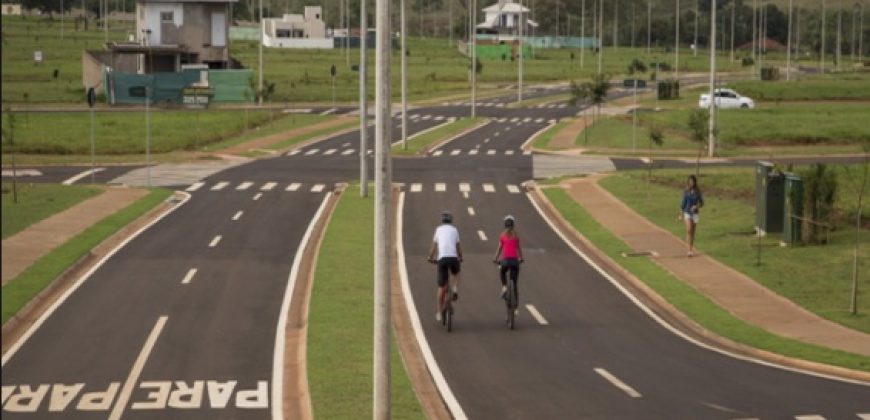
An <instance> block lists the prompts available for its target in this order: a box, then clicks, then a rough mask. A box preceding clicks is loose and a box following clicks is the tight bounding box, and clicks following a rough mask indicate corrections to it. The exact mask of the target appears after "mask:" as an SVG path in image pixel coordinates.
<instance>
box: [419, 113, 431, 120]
mask: <svg viewBox="0 0 870 420" xmlns="http://www.w3.org/2000/svg"><path fill="white" fill-rule="evenodd" d="M420 119H421V120H423V121H426V120H431V119H432V116H431V115H429V114H426V115H424V116H423V118H420Z"/></svg>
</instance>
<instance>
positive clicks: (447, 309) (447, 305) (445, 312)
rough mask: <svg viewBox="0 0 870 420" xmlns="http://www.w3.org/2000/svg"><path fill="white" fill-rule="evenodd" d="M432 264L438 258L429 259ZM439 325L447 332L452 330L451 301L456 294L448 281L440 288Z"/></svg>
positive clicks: (435, 262) (436, 261) (436, 262)
mask: <svg viewBox="0 0 870 420" xmlns="http://www.w3.org/2000/svg"><path fill="white" fill-rule="evenodd" d="M429 262H430V263H432V264H438V260H429ZM440 296H441V325H443V326H444V328H446V329H447V332H451V331H453V301H454V300H456V294H455V293H453V292H452V291H451V290H450V281H449V280H448V282H447V284H445V285H444V287H442V288H441V294H440Z"/></svg>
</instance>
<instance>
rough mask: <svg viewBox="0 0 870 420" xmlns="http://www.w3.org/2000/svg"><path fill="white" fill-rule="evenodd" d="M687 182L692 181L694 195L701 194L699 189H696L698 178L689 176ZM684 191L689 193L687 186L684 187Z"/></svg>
mask: <svg viewBox="0 0 870 420" xmlns="http://www.w3.org/2000/svg"><path fill="white" fill-rule="evenodd" d="M687 181H692V188H694V190H695V192H696V193H698V194H700V193H701V188H700V187H698V177H696V176H695V175H689V178H688V179H687ZM686 191H689V187H688V186H687V187H686Z"/></svg>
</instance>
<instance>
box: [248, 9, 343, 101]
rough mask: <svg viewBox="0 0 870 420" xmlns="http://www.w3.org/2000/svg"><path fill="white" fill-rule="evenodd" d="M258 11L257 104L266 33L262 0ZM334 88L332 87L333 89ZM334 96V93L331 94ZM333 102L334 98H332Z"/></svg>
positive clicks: (260, 85) (260, 90) (261, 91)
mask: <svg viewBox="0 0 870 420" xmlns="http://www.w3.org/2000/svg"><path fill="white" fill-rule="evenodd" d="M259 7H260V11H259V15H260V45H258V46H257V54H258V62H259V65H258V67H257V105H263V36H264V35H265V34H266V25H264V24H263V0H260V3H259ZM333 90H334V89H333ZM333 96H334V95H333ZM333 102H335V100H334V99H333Z"/></svg>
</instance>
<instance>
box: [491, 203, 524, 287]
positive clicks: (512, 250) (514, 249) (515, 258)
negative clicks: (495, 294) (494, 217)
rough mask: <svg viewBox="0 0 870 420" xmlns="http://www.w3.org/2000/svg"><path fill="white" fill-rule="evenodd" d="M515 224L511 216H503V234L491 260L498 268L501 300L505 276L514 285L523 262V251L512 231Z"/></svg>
mask: <svg viewBox="0 0 870 420" xmlns="http://www.w3.org/2000/svg"><path fill="white" fill-rule="evenodd" d="M515 222H516V220H515V219H514V217H513V216H510V215H508V216H505V218H504V232H502V234H501V236H500V237H499V238H498V249H497V250H496V251H495V258H493V262H494V263H496V264H498V265H499V266H500V269H499V274H500V276H501V297H502V299H504V298H505V296H506V295H507V274H508V273H510V276H511V280H513V281H514V282H515V283H516V282H517V280H518V278H519V274H520V264H521V263H522V262H523V249H522V247H521V246H520V237H519V236H518V235H517V232H516V230H514V223H515Z"/></svg>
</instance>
